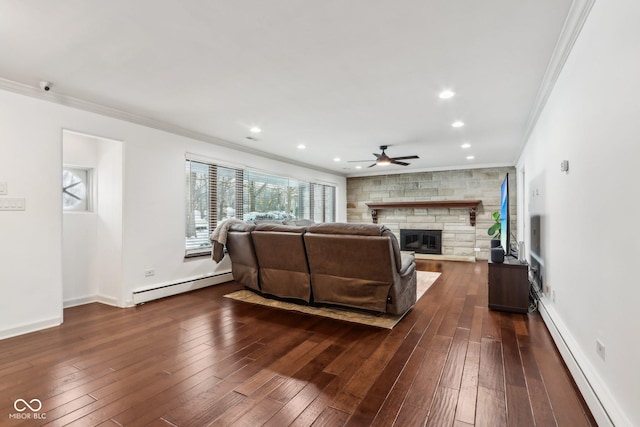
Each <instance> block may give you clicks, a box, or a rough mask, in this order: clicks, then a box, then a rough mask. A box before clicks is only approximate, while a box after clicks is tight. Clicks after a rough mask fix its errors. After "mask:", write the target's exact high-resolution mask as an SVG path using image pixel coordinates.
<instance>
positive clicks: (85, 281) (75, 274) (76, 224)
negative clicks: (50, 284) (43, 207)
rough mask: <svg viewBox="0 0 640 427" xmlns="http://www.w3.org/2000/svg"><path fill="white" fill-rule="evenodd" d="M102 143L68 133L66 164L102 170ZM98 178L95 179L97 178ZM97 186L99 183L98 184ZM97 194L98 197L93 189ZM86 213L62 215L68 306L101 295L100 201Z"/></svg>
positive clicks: (64, 139) (64, 150)
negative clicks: (99, 271) (97, 270)
mask: <svg viewBox="0 0 640 427" xmlns="http://www.w3.org/2000/svg"><path fill="white" fill-rule="evenodd" d="M98 148H99V143H98V141H96V140H95V139H92V138H87V137H85V136H82V135H78V134H74V133H69V132H64V133H63V137H62V162H63V164H64V165H69V166H80V167H85V168H91V169H93V170H94V172H95V171H97V170H98ZM94 178H95V177H94ZM94 184H95V183H94ZM93 187H94V188H93V190H94V191H93V193H94V194H95V193H97V192H96V191H95V190H96V189H97V186H96V185H93ZM92 204H93V205H94V206H93V209H91V210H90V211H86V212H75V211H63V215H62V295H63V301H64V304H65V307H66V306H71V305H77V304H78V303H82V302H86V301H91V300H93V299H94V298H95V296H96V295H97V294H98V285H97V276H98V275H97V272H96V267H97V266H96V264H95V261H96V246H97V228H98V214H97V211H96V208H97V206H98V204H97V201H95V200H94V201H93V203H92Z"/></svg>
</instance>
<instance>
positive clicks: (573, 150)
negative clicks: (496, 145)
mask: <svg viewBox="0 0 640 427" xmlns="http://www.w3.org/2000/svg"><path fill="white" fill-rule="evenodd" d="M639 20H640V2H637V1H636V0H611V1H597V2H596V3H595V5H594V7H593V9H592V11H591V13H590V15H589V17H588V19H587V22H586V24H585V26H584V28H583V30H582V32H581V34H580V36H579V38H578V40H577V42H576V44H575V46H574V48H573V50H572V53H571V55H570V56H569V58H568V61H567V63H566V64H565V67H564V69H563V71H562V73H561V75H560V78H559V80H558V81H557V84H556V86H555V88H554V90H553V92H552V94H551V97H550V98H549V100H548V103H547V105H546V107H545V109H544V111H543V114H542V115H541V116H540V119H539V121H538V123H537V125H536V127H535V129H534V131H533V133H532V135H531V137H530V139H529V141H528V143H527V145H526V147H525V150H524V152H523V155H522V157H521V160H520V162H519V165H518V168H519V169H520V170H521V169H523V168H524V171H525V174H526V182H525V188H524V191H525V195H524V199H523V200H524V202H525V212H524V214H525V215H524V216H525V217H526V218H527V219H528V217H529V215H531V214H541V215H542V226H541V228H542V232H541V236H542V239H541V241H542V252H543V257H544V260H545V277H544V278H545V282H546V284H547V285H548V286H550V292H551V293H552V292H554V291H555V295H556V297H555V303H554V302H553V301H552V299H551V297H550V295H551V294H549V295H548V296H547V297H546V298H545V300H544V306H543V309H545V310H546V311H547V312H548V315H549V319H550V320H549V321H548V323H549V324H550V326H551V328H556V329H557V330H558V332H559V333H560V334H561V335H562V338H561V340H560V341H559V342H560V345H559V347H562V346H564V345H566V347H567V348H568V349H569V350H570V353H571V354H572V356H571V354H569V353H566V354H567V355H568V357H573V358H574V359H575V361H576V362H577V365H578V366H579V371H581V373H579V372H577V371H576V372H575V373H578V374H580V375H584V377H585V378H586V382H585V381H582V380H577V381H578V383H579V384H581V383H582V384H581V386H582V387H583V388H585V387H592V388H593V390H594V391H595V394H596V395H597V398H598V399H599V400H600V401H601V403H602V405H603V406H604V409H605V410H606V412H607V413H608V415H606V414H604V415H602V414H598V411H594V412H595V413H594V415H596V416H597V417H600V418H599V419H598V421H599V423H600V424H601V425H607V424H609V423H610V422H612V423H613V424H615V425H617V426H625V425H636V426H637V425H640V406H638V402H640V369H638V364H637V363H638V360H640V340H638V338H637V337H638V330H639V326H640V321H639V320H638V319H639V317H638V303H639V302H640V286H639V285H638V279H637V277H638V275H637V271H636V268H635V267H636V266H635V262H637V260H638V259H639V258H640V249H639V246H638V243H639V242H640V231H639V230H640V228H638V226H637V221H638V218H637V217H638V215H637V213H638V212H639V211H640V199H639V198H638V194H639V193H638V188H637V184H636V181H637V180H636V179H635V175H636V172H637V169H638V159H637V158H636V156H635V154H636V153H638V148H637V146H638V140H639V138H640V120H638V117H639V115H640V101H639V96H640V78H639V76H640V55H639V54H638V52H639V51H638V43H639V42H640V26H639V25H638V21H639ZM562 160H569V163H570V166H569V173H568V174H564V173H561V172H560V162H561V161H562ZM528 230H529V226H528V222H526V221H525V233H524V234H525V236H524V237H525V238H527V237H528V234H527V233H528V232H529V231H528ZM551 328H550V329H551ZM596 339H599V340H601V341H602V343H603V344H604V345H605V347H606V352H605V360H602V359H601V358H600V356H599V355H598V354H597V353H596ZM570 367H571V366H570ZM574 371H575V369H574ZM580 375H578V376H580ZM589 384H590V385H589ZM584 394H588V393H584ZM591 404H595V405H596V406H597V402H595V401H593V400H592V402H591ZM594 407H595V406H594ZM607 417H609V418H610V420H608V419H607Z"/></svg>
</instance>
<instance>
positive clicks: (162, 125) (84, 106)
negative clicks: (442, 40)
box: [0, 78, 346, 177]
mask: <svg viewBox="0 0 640 427" xmlns="http://www.w3.org/2000/svg"><path fill="white" fill-rule="evenodd" d="M0 89H1V90H5V91H8V92H13V93H17V94H20V95H25V96H30V97H32V98H38V99H41V100H43V101H49V102H53V103H56V104H60V105H64V106H66V107H71V108H76V109H78V110H83V111H88V112H91V113H95V114H99V115H102V116H106V117H111V118H113V119H118V120H123V121H126V122H129V123H134V124H137V125H141V126H145V127H148V128H153V129H157V130H161V131H164V132H168V133H171V134H174V135H179V136H184V137H186V138H191V139H195V140H198V141H203V142H207V143H210V144H214V145H217V146H220V147H225V148H229V149H232V150H236V151H241V152H243V153H247V154H253V155H256V156H260V157H264V158H268V159H271V160H276V161H279V162H283V163H287V164H290V165H294V166H300V167H303V168H307V169H312V170H315V171H318V172H323V173H328V174H331V175H337V176H343V177H344V176H346V175H345V174H344V173H340V172H336V171H334V170H331V169H325V168H321V167H318V166H314V165H310V164H308V163H304V162H298V161H296V160H293V159H289V158H286V157H282V156H278V155H276V154H272V153H268V152H266V151H262V150H256V149H254V148H250V147H245V146H243V145H237V144H234V143H232V142H230V141H225V140H223V139H220V138H216V137H214V136H211V135H207V134H204V133H201V132H196V131H193V130H190V129H187V128H183V127H181V126H177V125H174V124H172V123H168V122H164V121H160V120H156V119H152V118H149V117H145V116H141V115H138V114H133V113H129V112H127V111H123V110H119V109H117V108H113V107H109V106H106V105H101V104H96V103H93V102H89V101H85V100H82V99H78V98H74V97H71V96H66V95H64V94H60V93H57V92H43V91H42V90H40V88H36V87H33V86H29V85H26V84H23V83H18V82H15V81H12V80H7V79H3V78H0Z"/></svg>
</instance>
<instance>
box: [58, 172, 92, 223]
mask: <svg viewBox="0 0 640 427" xmlns="http://www.w3.org/2000/svg"><path fill="white" fill-rule="evenodd" d="M91 176H92V170H91V169H84V168H75V167H64V168H63V169H62V209H63V210H65V211H67V212H88V211H91Z"/></svg>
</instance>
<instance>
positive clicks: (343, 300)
mask: <svg viewBox="0 0 640 427" xmlns="http://www.w3.org/2000/svg"><path fill="white" fill-rule="evenodd" d="M304 239H305V246H306V249H307V258H308V259H309V268H310V271H311V283H312V287H313V296H314V301H315V302H319V303H328V304H340V305H345V306H349V307H353V308H359V309H366V310H372V311H377V312H383V313H390V314H401V313H405V312H406V311H407V310H409V309H410V308H411V307H412V306H413V305H414V304H415V302H416V269H415V259H414V257H413V255H410V254H405V256H404V257H403V256H402V254H401V252H400V249H399V246H398V241H397V239H396V237H395V235H394V234H393V233H392V232H391V231H390V230H389V229H387V228H386V227H385V226H379V225H374V224H346V223H324V224H316V225H311V226H309V227H307V232H306V233H305V234H304ZM403 262H404V264H403Z"/></svg>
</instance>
